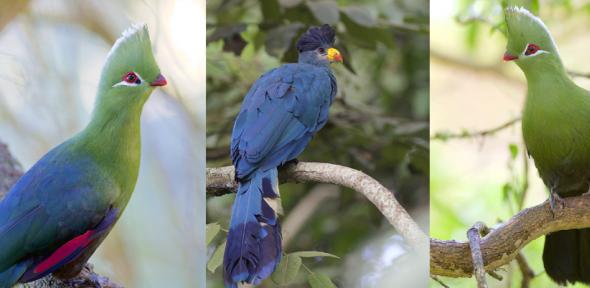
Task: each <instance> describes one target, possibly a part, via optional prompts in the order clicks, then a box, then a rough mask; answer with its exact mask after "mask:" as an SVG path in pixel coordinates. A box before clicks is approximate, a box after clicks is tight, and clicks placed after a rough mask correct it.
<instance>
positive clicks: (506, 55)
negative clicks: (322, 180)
mask: <svg viewBox="0 0 590 288" xmlns="http://www.w3.org/2000/svg"><path fill="white" fill-rule="evenodd" d="M516 59H518V56H514V55H510V53H508V52H506V53H504V61H506V62H508V61H512V60H516Z"/></svg>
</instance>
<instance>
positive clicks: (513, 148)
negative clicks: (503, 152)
mask: <svg viewBox="0 0 590 288" xmlns="http://www.w3.org/2000/svg"><path fill="white" fill-rule="evenodd" d="M508 149H510V158H511V159H512V160H514V159H516V156H518V146H517V145H516V144H514V143H510V145H508Z"/></svg>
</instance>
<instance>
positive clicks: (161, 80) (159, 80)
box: [150, 74, 168, 87]
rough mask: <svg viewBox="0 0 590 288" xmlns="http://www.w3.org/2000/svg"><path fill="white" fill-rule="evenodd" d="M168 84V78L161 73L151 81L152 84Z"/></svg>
mask: <svg viewBox="0 0 590 288" xmlns="http://www.w3.org/2000/svg"><path fill="white" fill-rule="evenodd" d="M166 84H168V81H166V78H165V77H164V75H162V74H160V75H158V78H156V80H154V81H153V82H152V83H150V85H151V86H154V87H155V86H165V85H166Z"/></svg>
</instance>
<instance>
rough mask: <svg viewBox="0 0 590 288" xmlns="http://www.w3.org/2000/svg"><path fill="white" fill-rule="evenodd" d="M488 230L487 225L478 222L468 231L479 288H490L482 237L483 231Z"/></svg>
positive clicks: (474, 272)
mask: <svg viewBox="0 0 590 288" xmlns="http://www.w3.org/2000/svg"><path fill="white" fill-rule="evenodd" d="M484 229H487V227H486V226H485V224H483V223H482V222H477V223H475V224H474V225H473V227H471V228H470V229H469V230H467V239H469V248H470V250H471V260H472V261H473V268H474V269H473V274H474V275H475V279H476V280H477V287H478V288H488V283H487V282H486V270H485V269H484V262H483V256H482V255H481V247H480V245H479V244H480V243H479V242H480V241H481V235H482V233H483V230H484Z"/></svg>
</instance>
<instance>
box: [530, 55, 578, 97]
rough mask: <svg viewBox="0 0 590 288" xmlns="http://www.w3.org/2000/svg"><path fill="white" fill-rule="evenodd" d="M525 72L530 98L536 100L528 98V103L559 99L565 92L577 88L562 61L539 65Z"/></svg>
mask: <svg viewBox="0 0 590 288" xmlns="http://www.w3.org/2000/svg"><path fill="white" fill-rule="evenodd" d="M523 71H524V74H525V76H526V78H527V86H528V94H529V97H528V98H535V99H528V98H527V101H541V102H547V101H544V100H549V99H552V98H555V97H559V96H561V95H562V94H563V91H568V90H567V89H568V88H572V87H575V86H576V84H575V83H574V82H573V81H572V80H571V78H570V77H569V75H568V74H567V71H566V70H565V68H564V67H563V65H562V64H561V62H560V61H551V62H546V63H539V64H537V65H535V66H530V67H526V69H523Z"/></svg>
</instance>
